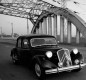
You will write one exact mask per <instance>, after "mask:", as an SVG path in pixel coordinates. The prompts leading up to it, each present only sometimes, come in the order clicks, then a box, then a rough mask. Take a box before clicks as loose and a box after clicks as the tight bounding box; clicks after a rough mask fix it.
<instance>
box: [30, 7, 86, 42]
mask: <svg viewBox="0 0 86 80" xmlns="http://www.w3.org/2000/svg"><path fill="white" fill-rule="evenodd" d="M52 14H55V15H60V16H62V17H65V18H66V19H67V20H68V21H69V22H71V23H73V24H74V25H75V26H76V28H77V30H78V31H79V32H81V33H82V35H83V36H84V37H85V38H86V23H85V21H84V20H82V19H81V18H80V17H79V16H78V15H76V14H75V13H74V12H72V11H71V10H69V9H67V8H66V9H64V8H61V7H52V8H49V9H47V11H44V12H43V13H42V14H41V15H40V16H39V17H38V19H37V21H36V23H35V25H34V26H33V29H32V31H31V33H35V32H36V28H39V23H40V22H41V21H42V20H43V18H45V17H47V16H48V15H52ZM78 39H79V38H78ZM62 42H63V41H62ZM69 43H70V39H69Z"/></svg>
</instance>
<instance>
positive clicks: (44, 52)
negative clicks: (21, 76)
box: [11, 34, 86, 78]
mask: <svg viewBox="0 0 86 80" xmlns="http://www.w3.org/2000/svg"><path fill="white" fill-rule="evenodd" d="M11 57H12V61H13V63H14V64H19V63H20V62H23V61H24V62H26V63H27V64H30V65H31V66H32V67H33V69H34V71H35V74H36V75H37V77H38V78H44V77H45V75H47V74H52V73H59V72H64V71H69V72H71V71H80V70H81V69H82V67H84V66H85V65H86V64H85V63H84V58H83V56H82V54H81V53H80V52H79V51H78V49H77V48H75V49H73V50H71V51H69V50H68V49H66V48H61V47H59V46H58V43H57V40H56V38H55V37H54V36H51V35H36V34H32V35H26V36H20V37H18V38H17V42H16V47H15V48H13V49H12V50H11Z"/></svg>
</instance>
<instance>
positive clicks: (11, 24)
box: [11, 23, 14, 38]
mask: <svg viewBox="0 0 86 80" xmlns="http://www.w3.org/2000/svg"><path fill="white" fill-rule="evenodd" d="M11 26H12V34H11V35H12V38H14V35H13V23H11Z"/></svg>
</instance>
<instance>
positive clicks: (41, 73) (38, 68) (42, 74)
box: [34, 63, 45, 80]
mask: <svg viewBox="0 0 86 80" xmlns="http://www.w3.org/2000/svg"><path fill="white" fill-rule="evenodd" d="M34 71H35V74H36V76H37V77H38V78H39V79H40V80H43V79H45V72H44V69H43V68H42V67H41V65H40V64H39V63H35V65H34Z"/></svg>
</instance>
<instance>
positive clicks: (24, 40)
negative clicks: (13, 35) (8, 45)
mask: <svg viewBox="0 0 86 80" xmlns="http://www.w3.org/2000/svg"><path fill="white" fill-rule="evenodd" d="M23 48H29V42H28V40H27V39H23Z"/></svg>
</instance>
